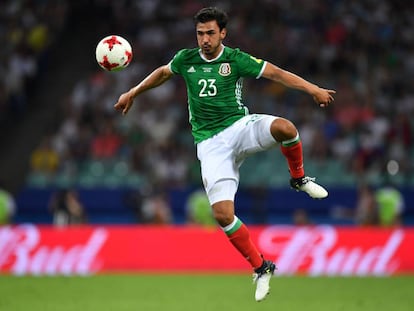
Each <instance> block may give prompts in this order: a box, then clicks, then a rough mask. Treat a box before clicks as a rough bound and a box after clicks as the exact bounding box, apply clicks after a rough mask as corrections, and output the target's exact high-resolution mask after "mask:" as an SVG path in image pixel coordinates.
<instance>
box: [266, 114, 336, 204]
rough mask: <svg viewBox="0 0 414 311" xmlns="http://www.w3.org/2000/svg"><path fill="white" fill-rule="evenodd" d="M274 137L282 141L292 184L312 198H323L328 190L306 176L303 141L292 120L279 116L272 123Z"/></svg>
mask: <svg viewBox="0 0 414 311" xmlns="http://www.w3.org/2000/svg"><path fill="white" fill-rule="evenodd" d="M270 131H271V133H272V135H273V137H274V138H275V139H276V140H278V141H279V142H280V144H281V145H280V149H281V151H282V154H283V155H284V156H285V158H286V160H287V162H288V167H289V172H290V175H291V177H292V178H291V180H290V185H291V187H292V188H294V189H296V190H297V191H303V192H306V193H307V194H308V195H309V196H310V197H311V198H314V199H323V198H326V197H327V196H328V191H326V189H325V188H323V187H322V186H320V185H318V184H317V183H316V182H315V178H311V177H308V176H305V169H304V165H303V150H302V142H301V140H300V137H299V133H298V131H297V129H296V127H295V126H294V124H293V123H292V122H290V121H289V120H286V119H283V118H278V119H276V120H274V121H273V122H272V124H271V127H270Z"/></svg>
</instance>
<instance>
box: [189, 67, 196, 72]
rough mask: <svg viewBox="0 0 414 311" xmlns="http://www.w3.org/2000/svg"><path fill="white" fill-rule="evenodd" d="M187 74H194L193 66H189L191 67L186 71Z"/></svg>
mask: <svg viewBox="0 0 414 311" xmlns="http://www.w3.org/2000/svg"><path fill="white" fill-rule="evenodd" d="M187 72H196V70H195V68H194V66H191V67H190V68H189V69H188V70H187Z"/></svg>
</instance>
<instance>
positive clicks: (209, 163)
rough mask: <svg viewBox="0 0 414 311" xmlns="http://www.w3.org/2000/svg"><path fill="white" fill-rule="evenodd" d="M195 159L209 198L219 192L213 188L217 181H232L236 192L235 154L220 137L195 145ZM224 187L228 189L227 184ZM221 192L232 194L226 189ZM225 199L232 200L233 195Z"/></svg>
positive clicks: (237, 170) (218, 188) (237, 176)
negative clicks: (197, 161) (198, 163)
mask: <svg viewBox="0 0 414 311" xmlns="http://www.w3.org/2000/svg"><path fill="white" fill-rule="evenodd" d="M197 157H198V159H199V160H200V166H201V177H202V180H203V184H204V188H205V190H206V192H207V195H208V196H209V198H210V197H211V196H212V195H213V194H214V192H218V191H220V187H215V184H216V183H218V182H219V181H224V180H232V181H233V183H234V184H235V188H236V190H237V186H238V183H239V167H238V165H237V164H236V163H235V154H234V152H233V149H232V148H231V147H230V146H229V145H228V144H225V143H223V142H222V139H221V138H220V137H214V138H211V139H208V140H205V141H203V142H201V143H199V144H198V145H197ZM222 185H224V184H222ZM213 187H214V189H213ZM223 187H224V186H223ZM225 187H227V188H229V187H228V185H227V183H226V185H225ZM223 191H227V192H229V193H231V192H232V190H226V189H224V190H223ZM234 192H235V191H234ZM226 197H227V199H229V200H230V199H231V200H233V198H234V195H233V196H231V195H230V196H226ZM210 203H211V200H210Z"/></svg>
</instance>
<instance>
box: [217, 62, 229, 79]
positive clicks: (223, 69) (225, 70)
mask: <svg viewBox="0 0 414 311" xmlns="http://www.w3.org/2000/svg"><path fill="white" fill-rule="evenodd" d="M219 74H220V75H221V76H223V77H225V76H228V75H229V74H231V67H230V64H229V63H222V64H221V65H220V68H219Z"/></svg>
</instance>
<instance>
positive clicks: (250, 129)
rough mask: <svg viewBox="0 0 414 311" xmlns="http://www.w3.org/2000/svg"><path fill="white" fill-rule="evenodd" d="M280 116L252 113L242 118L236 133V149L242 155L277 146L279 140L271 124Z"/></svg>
mask: <svg viewBox="0 0 414 311" xmlns="http://www.w3.org/2000/svg"><path fill="white" fill-rule="evenodd" d="M277 118H278V117H275V116H272V115H266V114H252V115H248V116H246V117H244V118H242V119H241V120H240V121H241V122H239V123H238V126H237V129H236V131H235V133H234V135H236V139H234V141H233V144H234V149H235V151H236V152H237V153H238V154H240V155H242V156H243V155H249V154H253V153H256V152H259V151H264V150H268V149H270V148H273V147H275V146H276V145H277V144H278V142H277V141H276V140H275V138H274V137H273V136H272V134H271V132H270V126H271V124H272V122H273V121H274V120H276V119H277Z"/></svg>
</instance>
